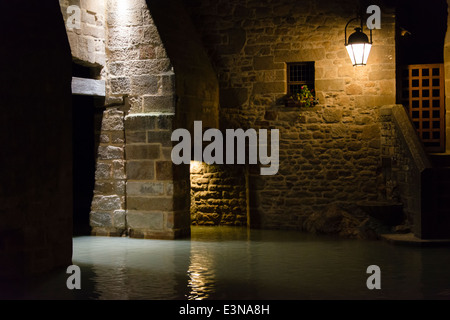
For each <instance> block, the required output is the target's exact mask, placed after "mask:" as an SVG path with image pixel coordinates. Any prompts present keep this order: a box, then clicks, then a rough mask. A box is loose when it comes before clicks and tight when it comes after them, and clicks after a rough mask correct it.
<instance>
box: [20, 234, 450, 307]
mask: <svg viewBox="0 0 450 320" xmlns="http://www.w3.org/2000/svg"><path fill="white" fill-rule="evenodd" d="M73 249H74V252H73V264H75V265H78V266H79V267H80V269H81V290H68V289H67V287H66V279H67V278H68V276H69V275H68V274H65V272H64V273H60V274H58V275H55V276H54V277H49V278H47V279H46V280H45V281H42V282H41V283H40V284H39V285H38V286H36V287H35V288H33V290H31V291H30V292H28V293H27V296H26V297H25V298H29V299H55V298H56V299H105V300H110V299H114V300H116V299H119V300H160V299H164V300H173V299H186V300H194V299H218V300H229V299H230V300H241V299H245V300H247V299H252V300H259V299H261V300H265V299H274V300H310V299H314V300H341V299H346V300H348V299H357V300H361V299H364V300H365V299H370V300H373V299H388V300H394V299H408V300H410V299H421V300H424V299H450V273H449V268H448V266H449V265H450V249H449V248H446V247H439V248H430V247H425V248H420V247H408V246H398V245H392V244H388V243H386V242H384V241H366V240H348V239H341V238H335V237H328V236H317V235H311V234H304V233H299V232H293V231H274V230H248V229H246V228H232V227H193V228H192V237H191V239H185V240H175V241H173V240H172V241H170V240H141V239H130V238H108V237H76V238H74V242H73ZM370 265H377V266H379V268H380V271H381V273H380V280H381V289H379V290H377V289H373V290H369V289H368V287H367V284H366V281H367V279H368V277H369V276H371V274H368V273H366V271H367V267H368V266H370Z"/></svg>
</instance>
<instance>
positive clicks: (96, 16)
mask: <svg viewBox="0 0 450 320" xmlns="http://www.w3.org/2000/svg"><path fill="white" fill-rule="evenodd" d="M105 1H106V0H59V4H60V6H61V11H62V13H63V17H64V21H65V22H66V31H67V37H68V39H69V43H70V48H71V51H72V57H73V59H74V60H75V61H76V62H79V63H81V64H84V65H88V66H97V67H98V66H104V65H105V63H106V61H105V59H106V52H105V39H106V35H105V30H106V29H105V10H106V7H105ZM70 6H77V7H78V8H79V9H80V24H79V28H78V27H76V28H72V27H70V22H72V21H73V20H72V19H71V18H73V17H75V16H76V15H77V13H75V12H74V11H72V10H69V11H68V8H69V7H70ZM68 20H69V25H68V24H67V22H68Z"/></svg>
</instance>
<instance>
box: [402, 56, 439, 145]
mask: <svg viewBox="0 0 450 320" xmlns="http://www.w3.org/2000/svg"><path fill="white" fill-rule="evenodd" d="M444 93H445V92H444V65H443V64H417V65H408V66H406V67H405V68H404V69H403V72H402V103H403V105H404V106H405V107H406V108H407V109H408V112H409V115H410V117H411V120H412V122H413V123H414V126H415V127H416V129H417V132H418V134H419V136H420V138H421V139H422V141H423V144H424V145H425V148H426V149H427V151H429V152H445V95H444Z"/></svg>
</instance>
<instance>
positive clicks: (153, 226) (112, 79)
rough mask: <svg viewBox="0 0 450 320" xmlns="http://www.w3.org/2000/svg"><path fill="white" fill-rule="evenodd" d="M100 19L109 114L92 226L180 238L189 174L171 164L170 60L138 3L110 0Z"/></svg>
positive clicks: (114, 232)
mask: <svg viewBox="0 0 450 320" xmlns="http://www.w3.org/2000/svg"><path fill="white" fill-rule="evenodd" d="M106 16H107V43H106V46H107V86H106V91H107V93H106V95H107V96H106V103H107V105H108V109H107V111H106V112H105V114H104V116H103V128H102V129H103V130H104V133H106V132H107V133H109V134H110V135H105V134H102V135H101V138H102V139H103V138H104V140H103V144H101V145H100V148H99V159H98V165H97V184H96V191H99V188H98V187H99V186H100V183H101V182H102V181H105V183H107V185H106V189H104V190H102V191H101V192H99V194H96V195H95V198H94V202H93V206H92V208H93V212H92V214H91V225H92V226H93V227H94V231H96V232H97V233H98V232H103V233H105V232H106V233H108V234H109V235H117V234H118V233H120V234H121V233H123V231H126V232H127V233H128V234H129V235H130V236H131V237H139V238H164V239H173V238H176V237H180V236H184V235H186V234H188V233H189V230H190V223H189V222H190V221H189V189H188V188H189V168H188V166H187V165H186V166H177V167H175V166H174V165H173V163H172V161H171V150H172V148H171V147H172V142H171V134H172V130H173V127H174V121H175V91H174V90H175V88H174V87H175V86H174V81H175V74H174V72H173V68H172V64H171V61H170V60H169V58H168V56H167V53H166V50H165V48H164V46H163V44H162V41H161V39H160V37H159V33H158V30H157V28H156V26H155V24H154V22H153V19H152V16H151V12H150V11H149V9H148V7H147V4H146V2H145V1H144V0H130V1H127V2H124V1H119V0H110V1H108V2H107V13H106ZM121 130H122V131H121ZM120 132H122V133H124V136H120ZM112 135H114V137H113V136H112ZM120 139H124V140H120ZM101 142H102V141H101ZM124 165H125V167H124ZM124 168H125V170H124ZM102 170H103V171H102Z"/></svg>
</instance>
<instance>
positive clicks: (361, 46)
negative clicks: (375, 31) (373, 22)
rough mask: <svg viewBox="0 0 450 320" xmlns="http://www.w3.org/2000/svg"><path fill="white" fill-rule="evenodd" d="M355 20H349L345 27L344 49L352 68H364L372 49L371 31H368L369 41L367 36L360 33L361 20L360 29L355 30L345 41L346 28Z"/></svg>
mask: <svg viewBox="0 0 450 320" xmlns="http://www.w3.org/2000/svg"><path fill="white" fill-rule="evenodd" d="M356 19H358V18H355V19H352V20H350V21H349V22H347V25H346V26H345V47H346V49H347V52H348V55H349V57H350V60H351V61H352V64H353V66H365V65H366V64H367V60H368V59H369V54H370V49H371V48H372V29H370V40H369V38H368V37H367V35H366V34H365V33H364V32H363V31H362V20H361V27H360V28H355V32H354V33H352V34H351V35H350V36H349V37H348V40H347V26H348V25H349V23H350V22H352V21H353V20H356Z"/></svg>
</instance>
